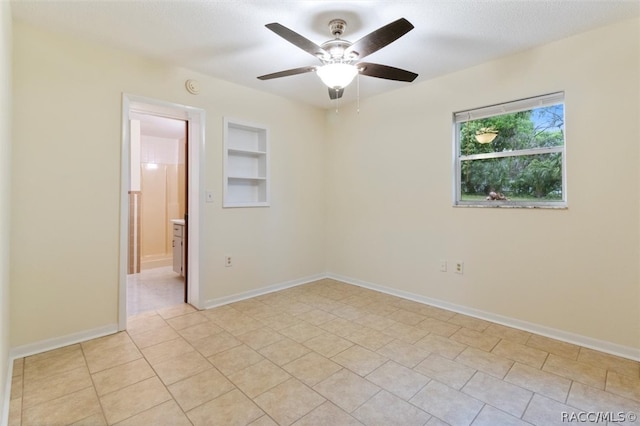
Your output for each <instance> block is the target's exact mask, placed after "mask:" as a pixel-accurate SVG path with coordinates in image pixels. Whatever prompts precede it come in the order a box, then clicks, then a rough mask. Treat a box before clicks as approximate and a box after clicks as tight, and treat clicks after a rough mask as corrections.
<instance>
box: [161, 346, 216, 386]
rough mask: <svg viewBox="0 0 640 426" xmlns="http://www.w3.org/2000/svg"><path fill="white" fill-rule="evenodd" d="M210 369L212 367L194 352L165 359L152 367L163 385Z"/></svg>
mask: <svg viewBox="0 0 640 426" xmlns="http://www.w3.org/2000/svg"><path fill="white" fill-rule="evenodd" d="M210 368H213V365H211V363H210V362H209V361H207V359H206V358H205V357H203V356H202V355H200V353H198V352H195V351H193V352H187V353H184V354H181V355H178V356H175V357H173V358H169V359H166V360H164V361H162V362H158V363H156V364H155V365H154V366H153V369H154V370H155V371H156V374H157V375H158V377H160V380H162V382H163V383H164V384H165V385H170V384H171V383H175V382H177V381H178V380H182V379H185V378H187V377H191V376H193V375H195V374H198V373H200V372H202V371H205V370H208V369H210Z"/></svg>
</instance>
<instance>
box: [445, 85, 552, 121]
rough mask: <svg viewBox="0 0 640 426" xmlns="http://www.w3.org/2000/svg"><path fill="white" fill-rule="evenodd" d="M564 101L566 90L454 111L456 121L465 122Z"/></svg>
mask: <svg viewBox="0 0 640 426" xmlns="http://www.w3.org/2000/svg"><path fill="white" fill-rule="evenodd" d="M563 102H564V92H556V93H550V94H547V95H541V96H533V97H530V98H525V99H518V100H517V101H510V102H504V103H500V104H495V105H489V106H485V107H480V108H473V109H468V110H465V111H459V112H455V113H453V121H454V122H455V123H464V122H467V121H472V120H479V119H481V118H488V117H493V116H495V115H502V114H509V113H512V112H518V111H527V110H530V109H535V108H541V107H545V106H551V105H557V104H561V103H563Z"/></svg>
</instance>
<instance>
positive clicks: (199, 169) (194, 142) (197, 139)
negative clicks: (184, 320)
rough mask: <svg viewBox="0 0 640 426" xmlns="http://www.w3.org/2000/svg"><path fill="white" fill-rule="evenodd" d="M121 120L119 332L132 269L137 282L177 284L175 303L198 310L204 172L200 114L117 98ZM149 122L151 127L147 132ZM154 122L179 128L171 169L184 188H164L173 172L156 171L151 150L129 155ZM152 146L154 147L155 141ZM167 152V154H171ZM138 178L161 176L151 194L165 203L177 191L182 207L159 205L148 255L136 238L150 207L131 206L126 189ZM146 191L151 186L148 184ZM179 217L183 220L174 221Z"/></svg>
mask: <svg viewBox="0 0 640 426" xmlns="http://www.w3.org/2000/svg"><path fill="white" fill-rule="evenodd" d="M122 114H123V115H122V151H121V161H122V167H121V171H122V174H121V188H120V195H121V196H120V199H121V208H120V218H121V220H120V224H121V225H120V267H119V280H118V281H119V284H118V285H119V287H118V289H119V314H118V327H119V329H120V330H124V329H126V322H127V316H128V309H127V300H128V299H130V298H133V297H135V295H134V294H130V293H132V292H133V291H135V290H131V288H130V286H128V285H127V281H128V277H129V276H130V275H132V274H131V273H130V272H131V271H132V270H135V268H136V267H138V268H139V269H138V270H139V271H140V272H139V274H140V275H138V277H137V278H142V279H143V280H152V281H156V282H158V281H161V280H164V279H165V278H168V279H169V280H173V281H174V284H175V282H176V281H178V282H180V283H182V286H181V288H182V292H181V297H180V299H179V300H180V303H181V302H183V301H185V302H186V303H189V304H191V305H193V306H194V307H196V308H199V307H200V285H199V277H200V264H199V253H200V240H199V233H200V228H201V224H200V218H201V217H202V215H201V209H202V202H201V200H200V198H201V197H200V194H203V193H204V191H203V190H201V188H200V183H201V179H200V176H201V173H203V171H204V167H203V165H204V122H205V112H204V110H202V109H200V108H194V107H189V106H184V105H179V104H172V103H168V102H163V101H159V100H155V99H150V98H143V97H139V96H134V95H127V94H124V95H123V108H122ZM169 120H170V121H169ZM145 121H148V122H151V123H147V124H144V126H143V123H145ZM153 122H155V124H156V126H153ZM160 122H162V123H164V124H166V123H173V124H176V125H178V126H177V127H179V126H182V131H183V133H182V135H183V139H184V152H183V154H180V142H176V144H177V145H176V146H177V149H178V154H177V157H178V161H177V163H178V164H176V165H175V169H176V170H177V169H178V168H179V162H180V160H181V158H182V159H183V161H184V169H185V173H184V178H183V180H184V183H181V182H180V181H179V180H178V181H176V182H175V183H169V184H167V182H169V180H167V179H166V177H167V176H168V175H169V174H171V173H172V169H173V166H172V167H162V166H161V165H160V164H161V163H162V162H160V161H158V159H160V157H159V156H158V155H157V151H158V150H156V154H153V153H150V152H147V153H146V154H144V153H143V151H142V150H136V149H132V146H133V145H135V144H137V143H139V142H140V141H137V140H136V139H135V136H134V135H135V134H137V133H140V134H141V133H142V132H146V133H148V132H150V130H144V131H143V130H142V129H141V128H142V127H151V128H153V127H160V126H158V123H160ZM138 127H140V129H138ZM155 137H161V136H155ZM169 139H170V138H169ZM179 140H180V138H178V141H179ZM156 142H159V141H158V140H156ZM166 148H167V147H166V146H165V147H163V148H158V149H159V150H160V151H162V150H163V149H166ZM169 150H170V151H172V150H173V148H171V149H169ZM151 151H153V150H151ZM137 152H139V153H140V157H139V158H136V155H137V154H136V153H137ZM172 152H173V151H172ZM145 155H146V157H145ZM154 155H155V157H154ZM181 155H182V157H181ZM163 159H164V160H165V163H167V164H168V163H171V162H172V161H169V160H168V159H167V158H164V157H163ZM143 160H147V161H143ZM132 164H135V165H136V166H135V167H134V168H133V170H136V169H137V168H138V167H139V170H140V176H139V178H140V182H136V179H137V178H138V176H137V174H132V173H131V170H132V167H131V166H132ZM158 170H160V172H157V171H158ZM163 170H164V171H163ZM144 174H148V175H149V176H153V175H154V174H155V175H158V174H160V175H164V176H165V187H164V189H162V188H160V189H158V188H156V190H157V191H156V192H160V193H164V194H165V198H167V194H169V195H172V194H170V193H171V192H172V191H173V192H176V193H177V192H178V188H179V187H182V188H184V201H183V203H184V206H183V208H182V209H181V207H180V201H179V200H178V201H177V202H176V203H174V205H173V206H167V205H165V207H164V212H166V213H163V214H152V217H153V220H155V221H156V222H157V223H160V222H166V224H165V225H166V228H162V232H155V233H154V235H153V238H152V240H153V243H154V244H155V246H154V247H156V249H155V252H154V249H152V248H151V246H150V245H149V244H150V243H149V242H148V243H146V244H147V246H148V247H147V246H145V247H144V248H147V249H150V250H144V249H143V244H145V243H144V240H143V236H142V234H144V232H143V231H144V225H143V220H144V218H143V217H142V215H144V213H145V210H149V209H150V207H149V206H146V207H145V205H144V204H143V202H142V200H141V199H140V200H132V196H133V197H134V198H135V195H136V194H135V192H136V191H133V190H132V189H135V188H136V187H135V185H136V183H138V184H139V185H140V187H141V186H142V184H143V182H142V179H143V175H144ZM156 183H157V182H156ZM132 185H133V186H132ZM151 185H152V186H153V185H154V184H151ZM156 186H157V185H156ZM160 186H162V185H160ZM147 188H149V187H147ZM172 188H173V189H172ZM147 192H148V191H147ZM140 195H142V194H140ZM141 198H142V197H141ZM136 203H137V204H136ZM136 205H137V207H136ZM130 206H132V207H130ZM136 210H138V211H136ZM152 211H153V208H152ZM183 212H184V215H183ZM156 213H157V212H156ZM136 215H140V222H138V221H137V220H136ZM182 215H183V217H179V216H182ZM176 216H178V217H176ZM182 221H184V222H182ZM161 226H163V225H161ZM176 226H177V227H178V228H180V227H182V228H180V229H177V228H176ZM136 227H138V231H137V233H135V232H132V231H131V228H134V230H135V228H136ZM156 229H158V228H156ZM178 232H180V233H181V235H177V233H178ZM147 233H149V231H147ZM159 234H162V235H159ZM136 235H137V237H136ZM163 237H164V238H163ZM178 237H180V238H179V239H180V241H179V242H181V243H182V246H183V247H184V261H183V265H182V266H181V267H182V271H181V272H182V273H176V272H175V271H174V269H173V260H174V251H173V248H174V247H173V245H174V244H176V240H177V239H178ZM137 245H139V246H140V247H139V249H135V247H136V246H137ZM167 246H168V247H167ZM131 247H133V248H134V249H131V250H130V248H131ZM158 247H159V248H158ZM169 248H170V250H169ZM167 254H168V255H167ZM145 263H146V265H145ZM147 266H148V268H147ZM132 268H134V269H132ZM161 269H162V270H164V272H166V275H165V277H164V278H161V276H162V273H160V272H162V271H161ZM145 271H153V272H154V273H146V274H145V275H144V276H143V275H142V274H143V273H144V272H145ZM156 272H158V274H156ZM165 284H167V283H165ZM174 287H175V285H174Z"/></svg>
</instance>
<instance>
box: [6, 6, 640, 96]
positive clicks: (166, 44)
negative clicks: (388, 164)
mask: <svg viewBox="0 0 640 426" xmlns="http://www.w3.org/2000/svg"><path fill="white" fill-rule="evenodd" d="M12 11H13V15H14V19H15V20H18V21H24V22H27V23H30V24H34V25H37V26H40V27H43V28H48V29H50V30H53V31H58V32H63V33H67V34H69V35H72V36H76V37H81V38H83V39H88V40H93V41H96V42H99V43H105V44H108V45H111V46H115V47H119V48H124V49H127V50H130V51H133V52H135V53H138V54H141V55H144V56H148V57H151V58H156V59H159V60H162V61H166V62H168V63H171V64H175V65H177V66H181V67H185V68H189V69H192V70H195V71H198V72H201V73H204V74H207V75H211V76H213V77H216V78H220V79H223V80H227V81H230V82H234V83H237V84H240V85H243V86H248V87H253V88H255V89H258V90H263V91H267V92H271V93H275V94H278V95H280V96H284V97H287V98H291V99H295V100H299V101H302V102H305V103H308V104H312V105H315V106H318V107H322V108H329V107H331V106H332V103H331V101H330V100H329V99H328V95H327V89H326V87H325V86H324V85H323V84H322V83H321V82H320V80H319V78H318V77H317V76H316V75H315V74H314V73H308V74H302V75H297V76H292V77H285V78H281V79H276V80H269V81H261V80H258V79H257V78H256V77H257V76H259V75H263V74H268V73H272V72H276V71H281V70H285V69H289V68H297V67H301V66H308V65H318V64H319V61H317V60H315V59H314V58H313V57H312V56H310V55H309V54H308V53H305V52H304V51H302V50H300V49H298V48H297V47H295V46H293V45H292V44H290V43H288V42H287V41H285V40H284V39H282V38H280V37H279V36H277V35H276V34H274V33H272V32H271V31H269V30H268V29H266V28H265V27H264V25H265V24H267V23H271V22H279V23H280V24H282V25H284V26H287V27H289V28H290V29H292V30H294V31H296V32H298V33H299V34H301V35H303V36H305V37H306V38H308V39H310V40H312V41H314V42H315V43H317V44H321V43H323V42H324V41H327V40H329V39H331V38H332V37H331V36H330V34H329V31H328V27H327V25H328V23H329V21H330V20H331V19H333V18H341V19H344V20H346V21H347V30H346V32H345V34H344V36H343V38H344V39H347V40H350V41H356V40H358V39H360V38H361V37H363V36H365V35H366V34H368V33H370V32H371V31H373V30H375V29H377V28H379V27H381V26H383V25H386V24H387V23H389V22H391V21H394V20H396V19H398V18H401V17H404V18H406V19H408V20H409V21H410V22H411V23H412V24H413V25H414V26H415V29H414V30H412V31H410V32H409V33H408V34H406V35H405V36H404V37H402V38H400V39H399V40H397V41H395V42H394V43H392V44H390V45H388V46H386V47H385V48H383V49H381V50H379V51H378V52H375V53H373V54H372V55H370V56H368V57H367V59H366V61H367V62H376V63H381V64H385V65H392V66H395V67H399V68H404V69H407V70H410V71H413V72H416V73H418V74H419V77H418V78H417V79H416V81H415V82H414V83H401V82H395V81H386V80H381V79H377V78H372V77H361V78H360V97H361V98H365V97H369V96H373V95H376V94H379V93H382V92H385V91H389V90H394V89H397V88H400V87H405V86H406V85H407V84H416V83H419V82H420V81H425V80H428V79H430V78H433V77H436V76H439V75H443V74H446V73H450V72H454V71H457V70H460V69H463V68H466V67H469V66H473V65H476V64H479V63H482V62H485V61H488V60H491V59H495V58H498V57H501V56H505V55H508V54H511V53H514V52H517V51H521V50H525V49H529V48H532V47H534V46H537V45H541V44H545V43H548V42H551V41H553V40H558V39H561V38H564V37H567V36H570V35H572V34H577V33H580V32H584V31H587V30H590V29H593V28H597V27H599V26H604V25H608V24H611V23H614V22H617V21H620V20H624V19H630V18H633V17H636V16H638V15H639V14H640V1H638V0H626V1H615V0H604V1H591V0H589V1H587V0H550V1H532V0H510V1H502V0H500V1H498V0H494V1H491V0H446V1H434V0H429V1H427V0H423V1H418V0H413V1H404V0H395V1H318V0H316V1H286V0H279V1H274V0H253V1H241V0H236V1H230V0H226V1H215V0H209V1H198V0H189V1H183V0H173V1H166V0H161V1H160V0H145V1H142V0H139V1H126V0H109V1H104V0H81V1H78V0H75V1H57V0H47V1H33V0H14V1H12ZM202 89H203V90H206V88H205V87H203V88H202ZM355 96H356V85H355V84H352V85H351V86H349V87H348V88H347V89H346V91H345V95H344V97H343V100H342V101H341V102H350V101H353V100H355Z"/></svg>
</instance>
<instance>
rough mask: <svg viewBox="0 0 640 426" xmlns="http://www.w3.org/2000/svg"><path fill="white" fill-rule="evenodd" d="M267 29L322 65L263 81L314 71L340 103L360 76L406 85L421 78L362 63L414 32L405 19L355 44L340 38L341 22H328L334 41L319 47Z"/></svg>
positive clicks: (276, 27) (288, 33) (277, 28)
mask: <svg viewBox="0 0 640 426" xmlns="http://www.w3.org/2000/svg"><path fill="white" fill-rule="evenodd" d="M265 26H266V27H267V28H268V29H270V30H271V31H273V32H274V33H276V34H277V35H279V36H280V37H282V38H284V39H285V40H287V41H288V42H290V43H292V44H294V45H295V46H297V47H299V48H300V49H302V50H304V51H305V52H307V53H309V54H311V55H313V56H314V57H316V58H317V59H319V60H320V62H321V63H322V65H319V66H313V65H312V66H307V67H300V68H293V69H290V70H285V71H280V72H275V73H272V74H266V75H262V76H260V77H258V78H259V79H260V80H270V79H272V78H280V77H288V76H291V75H297V74H304V73H307V72H312V71H315V72H316V73H317V74H318V76H319V77H320V79H321V80H322V81H323V83H324V84H326V85H327V87H328V88H329V97H330V98H331V99H338V98H340V97H342V94H343V93H344V88H345V87H346V86H348V85H349V83H351V81H353V78H354V77H355V76H356V75H357V74H362V75H366V76H369V77H377V78H384V79H387V80H396V81H406V82H411V81H413V80H415V79H416V77H417V76H418V74H416V73H413V72H411V71H407V70H403V69H400V68H395V67H391V66H388V65H381V64H374V63H370V62H360V60H362V59H363V58H364V57H366V56H368V55H370V54H372V53H373V52H376V51H378V50H380V49H382V48H383V47H385V46H386V45H388V44H390V43H392V42H394V41H395V40H397V39H399V38H400V37H402V36H403V35H405V34H406V33H408V32H409V31H411V30H412V29H413V25H412V24H411V22H409V21H407V20H406V19H405V18H400V19H398V20H396V21H393V22H391V23H390V24H387V25H385V26H383V27H381V28H378V29H377V30H375V31H373V32H372V33H370V34H368V35H366V36H364V37H362V38H361V39H360V40H358V41H356V42H355V43H351V42H350V41H347V40H344V39H342V38H341V37H342V34H343V33H344V31H345V29H346V27H347V23H346V22H345V21H344V20H342V19H333V20H332V21H331V22H329V30H330V31H331V34H332V35H333V36H334V37H335V38H334V39H333V40H329V41H327V42H325V43H323V44H322V45H320V46H318V45H317V44H315V43H314V42H312V41H310V40H308V39H306V38H305V37H303V36H301V35H300V34H298V33H296V32H295V31H292V30H290V29H289V28H287V27H285V26H284V25H281V24H278V23H277V22H274V23H271V24H267V25H265Z"/></svg>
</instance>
